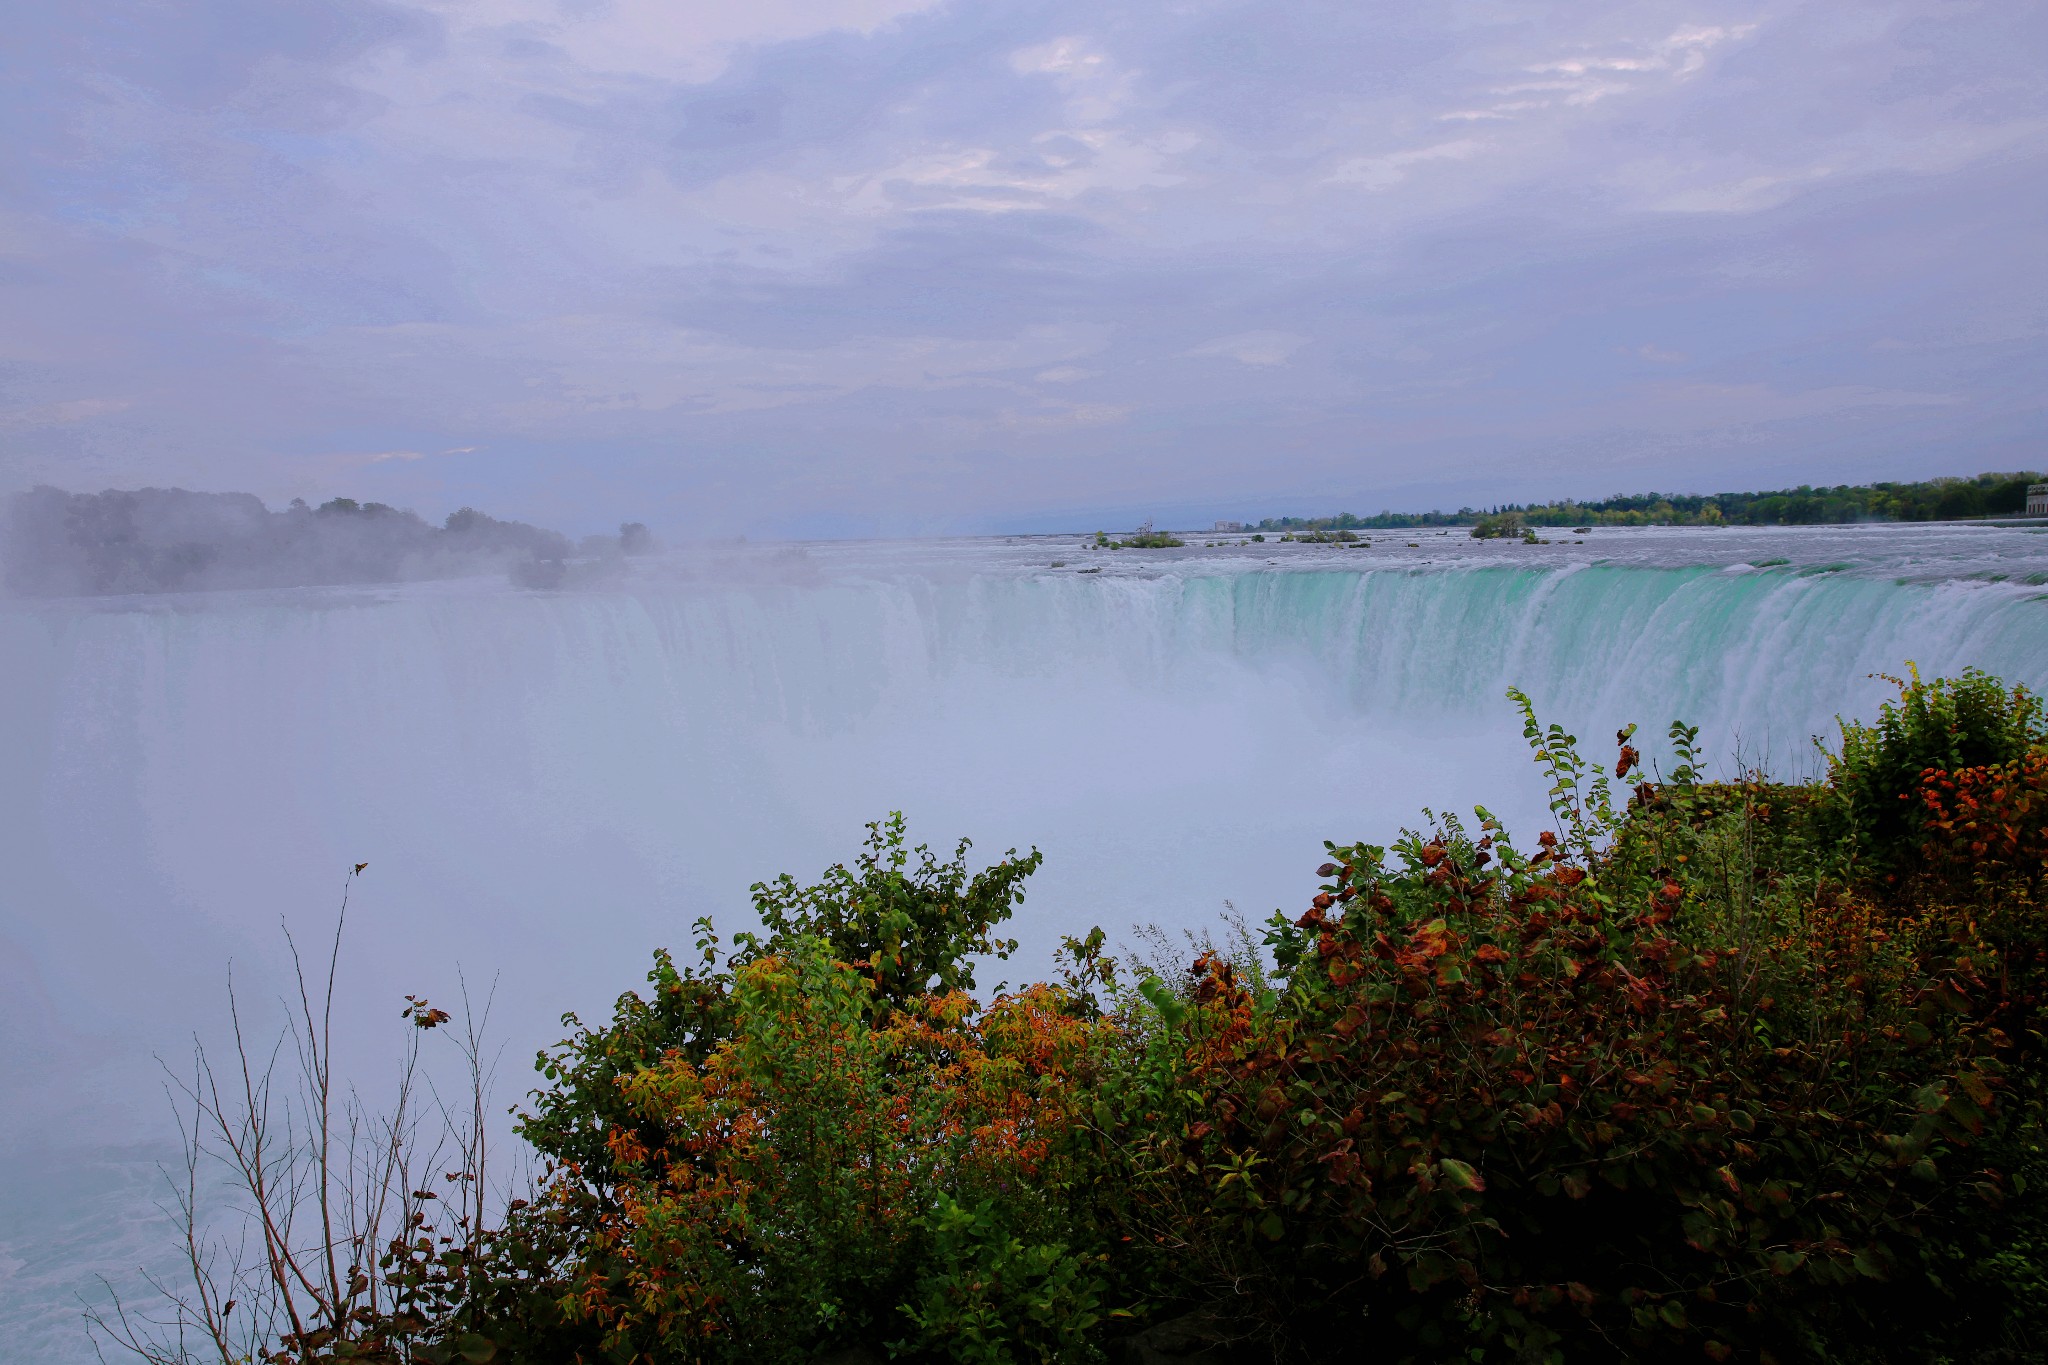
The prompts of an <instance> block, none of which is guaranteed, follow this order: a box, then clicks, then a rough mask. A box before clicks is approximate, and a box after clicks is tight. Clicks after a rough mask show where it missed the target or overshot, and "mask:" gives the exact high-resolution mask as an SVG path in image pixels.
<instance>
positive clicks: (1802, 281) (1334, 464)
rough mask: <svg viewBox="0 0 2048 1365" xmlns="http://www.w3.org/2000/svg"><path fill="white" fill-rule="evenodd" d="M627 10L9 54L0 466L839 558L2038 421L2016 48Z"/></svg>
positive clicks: (1032, 8)
mask: <svg viewBox="0 0 2048 1365" xmlns="http://www.w3.org/2000/svg"><path fill="white" fill-rule="evenodd" d="M635 12H640V11H635V10H634V9H633V7H631V6H627V5H614V6H610V7H605V8H604V9H603V10H602V12H601V13H600V12H599V11H596V10H593V11H591V12H590V14H589V15H587V16H585V17H584V18H582V19H578V18H576V17H575V15H574V14H573V13H572V12H571V11H570V10H569V9H567V8H563V7H554V6H550V5H547V4H545V3H543V2H542V0H490V4H489V6H485V5H484V4H483V3H481V0H479V2H478V3H474V4H468V5H463V6H452V5H451V6H446V7H436V8H435V9H433V10H431V11H430V10H428V9H425V8H422V7H418V6H409V5H401V4H391V5H346V4H340V3H337V4H333V5H320V6H314V5H293V6H282V7H271V8H269V9H266V11H265V12H264V13H263V14H262V15H254V14H253V13H252V12H250V11H248V10H247V9H245V8H243V7H237V6H236V5H230V4H227V3H218V4H209V3H203V2H202V0H178V2H177V3H166V4H163V5H161V6H159V7H157V8H156V9H154V10H151V11H148V12H147V13H146V14H145V15H144V28H143V29H142V30H141V33H142V34H143V36H144V37H145V38H146V37H147V36H148V35H149V34H151V33H157V32H159V29H162V31H163V39H162V41H161V42H160V43H157V44H156V46H155V47H154V48H153V49H152V51H150V52H148V53H146V54H145V53H139V52H136V51H131V50H129V48H127V47H123V46H122V41H127V40H122V41H117V40H116V37H115V36H113V35H114V25H113V22H112V19H111V17H110V15H111V11H100V10H92V9H81V10H69V9H66V8H64V7H50V8H48V9H46V10H44V11H42V12H40V13H41V17H40V18H39V19H38V21H37V22H38V24H39V25H40V27H39V28H38V29H36V30H35V33H34V35H33V39H32V41H33V43H34V44H36V45H37V46H38V50H39V51H41V52H42V53H43V54H44V55H45V56H47V57H48V58H49V59H50V60H49V61H48V62H47V63H46V64H45V65H46V67H47V70H48V71H50V72H54V73H55V74H53V75H46V76H44V77H42V78H40V79H38V80H37V81H34V82H31V83H29V84H28V85H27V86H25V87H23V88H21V89H17V90H16V91H14V92H12V93H11V94H8V95H0V100H5V101H7V103H6V104H5V105H4V106H0V107H5V108H7V109H8V111H9V112H10V113H12V114H15V115H19V116H20V117H19V118H18V119H17V120H16V122H17V124H18V126H21V127H23V128H25V129H26V130H27V133H26V135H25V137H24V138H23V139H21V140H20V141H19V143H18V144H17V145H15V146H14V147H12V148H10V149H5V150H0V175H5V176H6V177H7V179H6V181H5V183H6V184H8V185H9V186H10V188H11V190H12V192H11V194H10V197H9V202H10V204H11V205H12V207H13V216H12V217H11V218H6V219H0V306H5V307H6V308H7V309H8V312H9V316H10V317H11V318H15V319H18V320H19V321H18V325H17V326H16V327H14V328H13V329H11V330H13V331H15V332H16V333H17V335H16V336H15V337H14V338H13V339H11V340H10V341H7V342H0V366H4V369H0V478H11V479H12V480H13V481H14V482H15V483H16V484H17V486H18V485H21V484H26V483H30V482H36V481H52V482H59V483H74V484H76V483H81V482H85V483H91V484H94V485H102V484H107V483H153V482H187V483H195V484H207V485H209V486H214V487H247V488H252V489H255V490H256V491H258V492H261V493H263V494H265V495H266V496H270V497H273V498H281V497H285V496H290V495H292V494H300V493H303V494H306V495H308V496H313V497H316V498H318V497H324V496H326V495H329V494H332V493H348V494H352V495H355V496H358V497H366V498H368V497H376V498H384V499H393V498H401V497H403V498H408V499H412V500H414V501H417V502H420V503H432V504H434V505H445V506H454V505H456V504H457V503H459V502H463V501H474V502H482V503H485V504H487V505H491V506H493V507H501V506H502V507H506V508H507V509H508V510H512V511H515V512H518V513H520V514H522V515H526V516H530V517H535V518H538V519H544V520H556V521H561V522H567V523H569V524H571V525H573V526H576V527H577V528H578V529H582V528H587V527H591V526H595V525H604V524H609V522H610V521H615V520H616V518H617V515H619V514H620V513H621V511H622V510H623V511H628V512H633V513H634V514H636V515H637V512H638V507H639V506H640V503H639V501H638V500H637V498H635V497H634V496H633V495H635V494H638V495H641V496H644V497H645V498H647V499H649V500H652V501H653V502H656V503H659V504H661V505H664V506H667V507H669V508H670V510H671V516H672V520H673V521H674V522H675V523H676V524H677V525H678V526H679V528H680V527H683V526H685V525H696V526H700V527H711V528H717V529H721V530H723V529H735V528H751V529H758V530H775V529H777V528H781V529H788V528H791V527H797V526H803V527H812V528H815V527H818V526H821V525H826V524H830V523H832V519H833V518H835V517H836V518H839V519H840V524H843V525H844V526H845V527H847V528H865V529H887V528H890V527H896V528H902V527H905V526H915V527H931V526H935V525H944V524H957V525H962V526H970V525H972V526H983V525H991V524H997V523H1000V522H1002V520H1003V519H1004V518H1005V517H1010V518H1025V519H1029V518H1032V517H1040V516H1052V515H1055V514H1060V515H1064V514H1066V513H1068V512H1073V513H1074V514H1075V515H1084V514H1085V509H1086V508H1088V507H1091V506H1098V505H1099V506H1103V507H1110V506H1116V507H1124V506H1143V505H1144V504H1145V503H1146V501H1147V499H1148V498H1151V499H1157V500H1160V501H1161V505H1164V503H1166V502H1170V501H1172V500H1173V499H1179V500H1180V503H1181V504H1182V505H1185V506H1187V507H1189V508H1191V509H1196V510H1199V509H1200V508H1201V507H1205V506H1210V505H1213V506H1214V507H1215V508H1216V509H1217V510H1218V512H1219V514H1221V513H1227V512H1230V511H1232V510H1235V509H1242V510H1247V511H1249V510H1254V509H1252V508H1250V507H1248V506H1247V505H1246V500H1247V499H1258V498H1262V497H1264V498H1271V497H1281V496H1284V497H1288V498H1315V499H1321V498H1331V499H1342V500H1344V501H1345V502H1346V503H1347V505H1349V504H1356V505H1357V506H1359V507H1364V506H1369V505H1372V504H1373V502H1374V500H1375V498H1377V497H1380V496H1392V494H1393V492H1394V491H1396V490H1401V495H1402V496H1405V497H1419V498H1424V499H1428V498H1435V497H1441V499H1442V500H1444V501H1449V502H1456V501H1468V500H1472V499H1473V498H1475V497H1476V498H1485V497H1488V496H1502V497H1505V496H1521V495H1524V494H1529V495H1539V494H1540V495H1546V496H1547V495H1551V494H1555V493H1578V494H1587V495H1591V494H1598V493H1603V492H1608V491H1612V489H1613V487H1614V486H1615V482H1614V481H1615V480H1627V479H1640V480H1646V481H1648V482H1651V483H1656V484H1660V485H1672V484H1679V483H1688V484H1696V485H1699V486H1706V485H1707V484H1714V485H1717V486H1718V485H1722V484H1725V483H1726V482H1727V480H1728V479H1729V478H1731V477H1735V475H1736V474H1737V472H1738V471H1741V470H1745V469H1750V470H1756V471H1759V472H1763V473H1768V475H1769V477H1771V478H1774V479H1780V480H1781V479H1782V478H1784V477H1816V478H1818V477H1829V478H1834V477H1877V476H1881V475H1892V474H1909V475H1910V474H1920V475H1924V474H1927V473H1935V472H1944V471H1951V472H1973V471H1974V470H1975V469H1977V468H1979V467H1989V466H1992V465H2009V464H2013V463H2015V462H2018V463H2024V462H2025V459H2024V458H2023V457H2020V456H2019V455H2018V454H2017V452H2018V451H2020V450H2021V449H2023V448H2025V447H2026V443H2027V441H2029V440H2037V439H2038V437H2039V436H2040V435H2041V434H2042V433H2043V430H2044V424H2043V419H2042V416H2041V413H2040V410H2039V404H2038V400H2036V399H2035V398H2033V396H2032V395H2033V392H2034V385H2033V382H2032V380H2031V379H2030V378H2029V375H2030V374H2031V373H2036V372H2038V370H2039V368H2040V364H2041V362H2042V360H2043V359H2044V356H2043V351H2044V349H2048V345H2044V325H2043V318H2044V315H2048V300H2044V298H2043V291H2044V287H2048V286H2044V284H2043V281H2042V277H2041V275H2040V272H2039V270H2038V268H2037V266H2036V265H2035V264H2034V263H2033V259H2032V253H2033V250H2034V248H2033V245H2032V243H2033V242H2034V241H2035V239H2036V237H2037V235H2038V228H2037V227H2036V226H2035V225H2036V224H2038V222H2039V221H2041V219H2042V217H2043V209H2044V208H2048V205H2044V204H2043V203H2042V199H2043V197H2044V195H2043V187H2044V185H2048V175H2044V171H2048V112H2044V107H2043V106H2044V102H2048V95H2044V91H2048V81H2044V80H2043V78H2042V77H2041V75H2040V74H2039V73H2038V72H2037V71H2035V70H2033V69H2032V68H2031V67H2030V66H2029V65H2028V64H2027V62H2026V60H2025V59H2026V56H2027V54H2029V53H2030V52H2032V51H2037V50H2039V48H2040V46H2041V45H2042V39H2043V38H2044V37H2048V32H2044V28H2043V25H2044V19H2043V16H2042V15H2041V14H2040V13H2039V12H2037V11H2036V10H2035V9H2033V8H2031V7H2015V6H1999V5H1983V6H1974V7H1973V6H1968V5H1953V4H1949V5H1937V4H1934V3H1932V2H1931V0H1929V2H1928V3H1918V2H1917V0H1905V2H1904V3H1899V4H1895V5H1892V6H1889V7H1884V8H1872V7H1864V8H1861V9H1858V8H1854V7H1850V8H1844V7H1841V6H1838V5H1829V4H1825V3H1821V2H1820V0H1765V2H1764V3H1761V4H1758V5H1753V6H1749V7H1746V8H1737V7H1735V6H1732V5H1725V4H1707V5H1695V6H1681V5H1676V4H1664V3H1661V2H1659V0H1642V2H1641V3H1632V4H1625V5H1614V6H1606V7H1600V8H1598V9H1589V8H1587V7H1584V6H1578V5H1564V4H1557V5H1551V6H1539V7H1535V8H1532V7H1529V6H1512V7H1510V6H1474V7H1465V8H1463V9H1461V10H1459V11H1457V12H1456V13H1455V14H1452V13H1450V12H1447V11H1430V10H1424V9H1408V10H1396V9H1390V8H1387V7H1362V6H1344V5H1332V6H1324V7H1316V6H1304V7H1300V8H1296V9H1281V10H1276V9H1274V8H1273V7H1270V6H1268V7H1259V6H1250V5H1241V4H1194V5H1177V6H1150V5H1148V6H1143V7H1139V8H1135V9H1133V8H1125V9H1121V10H1113V11H1107V12H1105V11H1103V10H1102V9H1101V8H1100V7H1090V6H1082V5H1078V4H1071V5H1064V6H1061V5H1051V6H1047V5H1028V6H1027V5H1022V4H1015V5H1010V4H995V5H986V6H964V5H963V6H952V7H944V8H938V7H924V8H917V7H908V8H905V7H892V6H889V5H886V4H882V3H879V0H878V3H877V4H875V5H874V6H872V7H868V8H863V7H862V6H861V5H859V4H855V3H852V2H851V0H849V3H848V4H847V5H846V6H844V7H842V12H841V13H840V14H839V15H838V16H837V17H833V16H831V15H828V16H827V18H826V19H825V20H821V21H819V23H818V24H817V25H816V26H815V27H814V28H813V29H812V30H810V31H801V32H800V31H796V30H793V29H787V28H780V29H773V30H764V31H762V32H760V33H758V34H755V36H753V37H751V38H750V37H748V36H747V34H748V33H749V32H752V31H751V30H743V29H740V28H734V29H730V30H728V29H723V28H717V25H713V26H712V27H713V28H715V29H717V32H719V33H721V34H724V35H725V36H724V37H722V38H721V39H720V40H719V43H718V44H715V45H713V46H712V47H707V48H705V49H704V50H703V51H702V52H701V53H684V54H682V55H681V56H677V57H675V58H674V61H673V62H672V64H671V65H672V67H673V70H664V69H663V68H662V65H661V62H660V61H657V60H655V59H653V58H652V57H649V56H647V55H646V54H645V53H636V52H634V51H632V50H631V48H632V45H631V44H630V43H628V42H626V39H627V38H630V36H631V31H630V30H625V29H620V28H618V25H620V24H623V23H626V22H627V20H628V19H629V18H630V15H631V14H632V13H635ZM645 12H647V13H654V12H656V11H654V10H647V11H645ZM735 14H738V12H737V11H731V12H727V11H721V12H720V16H719V18H718V23H719V24H742V23H743V22H750V21H747V20H745V16H741V17H739V18H734V17H733V15H735ZM493 16H497V17H495V18H494V17H493ZM622 16H623V17H622ZM181 20H190V21H191V24H190V27H189V28H182V29H178V31H177V32H176V33H171V32H170V31H169V30H170V29H174V28H178V25H179V21H181ZM487 21H488V22H487ZM600 21H602V22H603V23H608V24H611V25H613V27H612V28H610V29H605V30H603V31H602V33H601V34H599V36H601V37H603V39H604V41H603V42H598V41H597V38H594V37H592V34H593V33H597V32H598V30H596V29H591V28H588V27H583V28H579V27H577V25H579V24H583V25H586V26H587V25H592V24H597V23H599V22H600ZM763 22H766V21H763ZM775 22H777V23H781V22H782V21H781V20H776V21H775ZM149 25H157V26H158V28H151V27H149ZM225 29H233V30H234V31H233V33H232V34H229V35H228V36H226V37H224V38H222V39H221V41H220V42H218V43H217V44H213V45H208V44H207V43H205V42H204V41H203V39H204V35H205V34H206V33H208V32H210V31H216V30H225ZM679 31H680V30H677V31H673V32H671V31H664V32H661V33H658V34H653V35H652V36H653V37H656V38H659V39H660V40H661V41H660V42H655V43H651V44H649V45H648V50H649V51H650V52H657V51H668V50H669V48H671V47H673V46H674V43H675V40H676V33H677V32H679ZM622 35H623V36H622ZM735 35H737V36H735ZM135 41H140V39H138V40H135ZM152 41H154V40H152ZM664 45H666V46H664ZM201 48H204V50H203V51H202V50H200V49H201ZM622 54H623V55H622ZM663 60H667V59H663ZM470 446H475V447H480V449H479V450H476V451H473V452H469V453H463V454H458V455H450V456H446V457H443V456H438V455H437V456H436V457H435V458H434V459H433V460H421V461H410V460H384V461H367V460H366V459H364V458H359V457H355V456H349V455H345V454H341V453H339V452H351V451H356V452H372V453H374V452H379V451H389V450H398V449H404V450H435V451H440V450H448V449H452V448H456V447H470ZM1418 467H1428V468H1431V469H1435V470H1439V471H1442V472H1441V474H1440V476H1438V482H1437V483H1436V484H1434V485H1427V484H1425V485H1421V486H1419V487H1418V486H1414V485H1413V484H1412V476H1411V474H1410V473H1409V471H1411V470H1413V469H1416V468H1418ZM73 471H78V472H83V473H86V474H88V475H89V477H84V478H78V479H72V478H67V477H66V476H67V473H69V472H73ZM1432 488H1434V489H1435V491H1434V492H1432V491H1431V489H1432ZM501 494H502V496H500V495H501ZM507 499H510V501H507ZM1204 499H1207V500H1209V501H1208V502H1204V501H1203V500H1204ZM621 502H628V503H630V505H629V506H626V507H625V508H623V509H622V508H621V507H620V503H621ZM1262 506H1264V508H1265V510H1268V511H1273V510H1286V509H1284V508H1279V507H1274V506H1273V505H1272V504H1270V503H1266V504H1262ZM1075 509H1081V510H1080V511H1076V510H1075ZM949 519H950V521H949Z"/></svg>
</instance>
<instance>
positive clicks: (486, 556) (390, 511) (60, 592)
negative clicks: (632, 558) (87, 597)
mask: <svg viewBox="0 0 2048 1365" xmlns="http://www.w3.org/2000/svg"><path fill="white" fill-rule="evenodd" d="M569 553H570V545H569V541H568V539H567V537H565V536H562V535H560V534H558V533H556V532H554V531H548V530H543V529H541V528H540V527H538V526H529V525H527V524H526V523H524V522H518V521H500V520H498V519H497V518H496V517H491V516H486V515H485V514H484V513H482V512H479V511H476V510H475V509H474V508H468V507H465V508H463V509H462V510H461V511H459V512H455V513H453V514H451V515H450V516H449V517H448V519H447V520H446V521H445V522H443V523H442V524H441V525H440V526H434V525H432V524H431V523H429V522H427V521H425V520H424V519H422V518H421V517H419V516H418V515H416V514H415V513H412V512H407V511H401V510H400V509H398V508H395V507H387V506H386V505H384V504H383V503H380V502H370V503H359V502H356V501H355V500H354V499H352V498H336V499H334V500H333V501H331V502H327V503H323V504H321V505H320V506H319V507H308V506H307V505H306V504H305V503H304V502H303V501H297V500H295V501H294V502H293V503H292V505H291V506H290V507H288V508H286V509H285V510H284V511H282V512H273V511H271V510H270V509H269V508H267V507H265V506H264V505H263V502H262V500H261V499H259V498H257V497H255V496H254V495H253V494H249V493H193V492H188V491H187V490H185V489H182V488H139V489H131V490H117V489H109V490H108V491H106V492H104V493H67V492H65V491H64V490H62V489H60V488H48V487H44V488H35V489H32V490H30V491H29V492H26V493H18V494H16V495H14V497H12V498H10V499H9V500H8V503H7V507H6V511H5V516H4V518H0V578H4V581H5V584H6V587H7V590H8V591H9V592H12V593H15V594H17V595H20V596H31V597H59V596H72V595H78V594H103V593H151V592H180V591H188V590H193V589H202V588H262V587H300V586H309V585H313V584H333V583H396V582H402V581H406V580H409V579H423V578H455V577H463V576H466V575H469V574H475V573H489V572H493V571H509V572H512V573H513V574H514V575H515V576H516V577H520V578H522V579H525V580H529V581H532V582H535V583H539V584H545V583H547V582H550V581H553V580H558V579H559V577H560V565H561V562H562V560H563V559H564V558H565V557H566V556H568V555H569Z"/></svg>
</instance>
